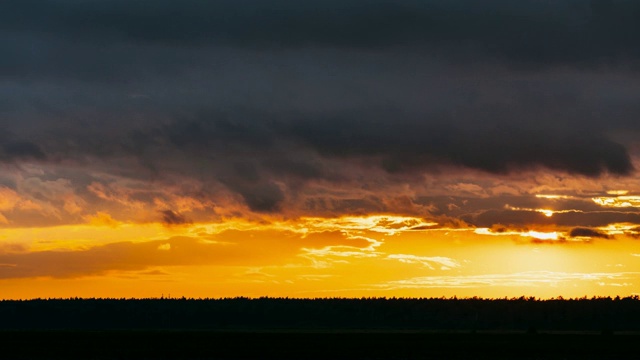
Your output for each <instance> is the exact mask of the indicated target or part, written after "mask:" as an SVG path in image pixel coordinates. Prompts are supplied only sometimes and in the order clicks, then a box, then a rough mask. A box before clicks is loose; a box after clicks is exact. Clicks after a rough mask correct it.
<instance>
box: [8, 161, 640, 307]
mask: <svg viewBox="0 0 640 360" xmlns="http://www.w3.org/2000/svg"><path fill="white" fill-rule="evenodd" d="M447 176H450V175H440V176H439V177H437V176H434V177H432V178H431V179H428V180H430V182H431V183H443V184H445V185H444V186H442V187H441V188H439V189H438V188H437V187H433V185H431V186H432V187H433V189H434V191H436V190H437V191H441V192H443V193H446V192H449V195H448V196H445V197H444V199H445V200H446V201H445V202H444V203H442V202H441V201H442V199H440V198H438V199H436V198H434V200H430V201H431V202H428V201H424V200H422V202H421V204H417V202H418V200H417V199H419V196H418V194H414V195H413V197H407V194H406V193H407V192H408V190H407V188H405V189H404V190H403V193H402V194H401V195H397V196H396V198H395V200H396V202H397V203H400V204H401V205H397V206H396V208H395V212H385V213H376V212H374V211H371V212H367V213H362V211H360V213H358V214H352V215H349V214H343V215H333V216H331V215H328V214H319V215H313V214H310V215H306V214H303V213H298V214H295V208H294V207H293V205H291V206H292V207H291V208H290V209H287V208H286V207H285V208H284V210H283V212H282V213H281V214H261V213H256V212H252V211H250V210H249V209H247V208H246V207H243V206H242V204H235V205H234V204H233V203H230V205H229V208H230V209H226V208H217V207H214V208H210V207H207V206H206V205H203V204H202V201H201V200H197V199H195V198H187V197H172V196H171V195H162V196H164V197H161V195H159V196H158V197H157V198H156V199H155V200H154V201H153V202H152V205H150V204H148V203H139V204H136V203H135V202H132V200H131V198H130V197H128V196H126V195H122V194H119V195H112V196H111V197H110V198H109V203H108V205H109V204H110V205H109V206H105V207H104V208H103V209H96V208H91V207H90V205H89V204H88V203H87V202H83V201H82V200H81V199H78V198H77V197H76V195H74V194H73V193H69V194H66V193H65V192H60V194H59V196H60V201H59V202H58V203H60V204H63V206H62V208H60V207H56V206H54V205H52V204H55V203H56V202H57V199H55V200H52V199H49V200H42V199H38V197H36V196H32V195H31V196H29V195H26V196H25V195H21V194H19V193H18V192H16V191H12V190H11V189H9V188H7V187H0V193H1V194H2V198H1V201H0V214H2V219H5V220H4V221H3V222H4V224H2V228H1V229H0V278H1V280H0V285H1V287H2V297H3V298H12V299H13V298H34V297H71V296H80V297H160V296H176V297H179V296H187V297H214V298H217V297H230V296H253V297H259V296H289V297H333V296H340V297H361V296H386V297H391V296H405V297H440V296H446V297H450V296H458V297H465V296H469V297H470V296H481V297H504V296H508V297H513V296H521V295H526V296H535V297H542V298H546V297H554V296H563V297H581V296H594V295H595V296H615V295H621V296H627V295H634V294H638V293H639V292H640V290H638V289H639V286H640V247H639V246H638V240H637V238H638V234H639V233H640V228H639V227H640V224H638V223H635V222H630V221H628V220H630V219H631V220H632V219H633V218H630V217H629V216H630V215H629V214H631V215H632V216H637V214H638V213H637V210H636V207H637V206H638V204H637V202H638V201H640V200H638V199H640V197H638V196H634V195H633V194H634V191H633V188H631V186H633V185H635V184H634V182H635V180H634V179H625V178H619V177H612V178H603V179H601V180H599V181H594V180H591V179H588V178H583V177H579V176H567V175H561V174H556V175H554V176H549V175H548V174H544V173H538V174H537V175H536V177H534V178H533V180H526V178H529V179H531V178H530V177H529V176H523V178H522V179H520V180H518V179H517V178H515V177H513V176H512V181H507V179H506V178H505V177H501V176H493V175H491V176H489V175H486V174H481V173H471V172H468V173H467V177H466V179H465V182H457V183H456V182H453V181H452V180H451V179H448V178H446V177H447ZM58 183H60V182H59V181H58V182H53V184H51V183H45V184H42V185H41V186H42V188H43V189H47V188H51V187H53V188H55V186H56V185H55V184H58ZM92 186H93V187H95V186H94V185H89V187H92ZM488 186H489V187H488ZM577 186H580V187H581V188H577ZM625 186H626V187H625ZM612 189H616V190H612ZM637 189H640V188H637ZM137 191H146V190H144V189H139V190H137ZM153 191H154V192H156V193H158V194H162V189H154V190H153ZM333 191H337V190H335V189H334V190H333ZM51 192H55V190H51ZM132 192H133V191H132ZM635 193H637V192H635ZM391 195H396V194H391ZM393 200H394V199H393V198H391V199H388V200H385V201H388V202H389V203H393ZM438 201H440V202H438ZM474 201H476V202H478V201H480V202H481V203H480V205H477V206H478V208H473V207H472V206H473V205H471V204H470V203H471V202H474ZM507 201H509V202H507ZM170 202H171V203H170ZM518 203H522V204H537V205H538V206H517V205H518ZM64 204H66V205H67V206H65V205H64ZM69 204H77V207H76V206H71V205H69ZM512 204H515V205H512ZM569 205H571V206H569ZM465 206H466V207H468V209H467V210H465V211H463V212H459V213H456V211H457V210H458V208H459V207H462V208H464V207H465ZM442 207H445V211H438V209H439V208H442ZM166 208H172V209H176V210H175V212H173V211H172V212H171V213H170V215H171V216H173V218H171V219H173V220H174V221H173V222H172V221H171V219H167V213H163V212H162V210H163V209H166ZM416 208H417V209H420V210H416ZM117 209H120V210H119V211H117ZM233 209H235V210H233ZM420 211H422V214H419V212H420ZM22 213H27V214H34V213H38V216H42V217H53V220H52V221H57V223H56V224H50V225H47V226H44V225H38V224H33V225H30V224H29V223H28V221H24V222H23V223H21V224H19V225H15V223H17V222H19V221H23V220H20V219H22V218H21V214H22ZM309 213H313V212H312V211H309ZM130 214H134V215H133V216H131V215H130ZM74 216H75V219H77V220H75V221H74V220H72V219H74ZM130 216H131V218H134V219H136V220H127V217H130ZM147 216H155V217H156V219H158V218H160V220H148V219H146V217H147ZM483 216H486V217H488V218H487V219H484V218H483ZM563 216H564V217H565V218H563ZM593 216H596V217H597V218H603V217H604V220H603V221H600V222H599V223H597V224H595V223H593ZM207 217H208V218H210V219H212V220H209V221H206V218H207ZM14 219H15V220H14ZM26 219H27V220H28V219H29V217H26ZM56 219H57V220H56ZM179 219H182V220H183V221H178V220H179ZM187 219H189V220H187ZM194 219H195V220H194ZM501 219H502V220H501ZM65 222H66V223H65Z"/></svg>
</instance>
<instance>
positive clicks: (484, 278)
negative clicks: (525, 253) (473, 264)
mask: <svg viewBox="0 0 640 360" xmlns="http://www.w3.org/2000/svg"><path fill="white" fill-rule="evenodd" d="M639 276H640V273H638V272H620V273H568V272H553V271H528V272H519V273H512V274H488V275H460V276H423V277H415V278H410V279H403V280H395V281H389V282H386V283H383V284H378V285H377V286H378V287H380V288H384V289H390V290H391V289H421V288H482V287H487V286H489V287H495V286H505V287H523V286H524V287H539V286H561V285H565V284H567V283H570V282H575V281H586V282H597V283H606V281H608V280H611V281H614V282H619V281H623V280H632V279H637V278H638V277H639Z"/></svg>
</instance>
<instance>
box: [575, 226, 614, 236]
mask: <svg viewBox="0 0 640 360" xmlns="http://www.w3.org/2000/svg"><path fill="white" fill-rule="evenodd" d="M569 236H571V237H590V238H601V239H611V235H607V234H605V233H603V232H602V231H598V230H595V229H589V228H581V227H577V228H573V229H571V231H570V232H569Z"/></svg>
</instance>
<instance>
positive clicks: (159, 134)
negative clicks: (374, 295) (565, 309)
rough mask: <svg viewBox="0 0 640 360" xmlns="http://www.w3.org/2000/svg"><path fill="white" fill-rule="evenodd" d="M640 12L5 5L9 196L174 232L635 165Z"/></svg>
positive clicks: (511, 6)
mask: <svg viewBox="0 0 640 360" xmlns="http://www.w3.org/2000/svg"><path fill="white" fill-rule="evenodd" d="M639 12H640V6H639V5H638V4H636V3H635V2H633V1H623V0H615V1H607V0H597V1H580V0H571V1H570V0H563V1H554V2H540V1H519V2H518V3H513V2H511V1H490V2H484V3H482V4H478V3H476V2H473V1H466V0H456V1H448V2H442V1H411V0H403V1H384V0H376V1H367V2H364V1H357V0H347V1H339V2H338V1H322V2H320V1H312V2H304V3H300V2H297V1H289V0H278V1H272V2H269V3H264V2H261V1H252V0H245V1H216V2H202V1H195V0H192V1H182V2H180V3H176V2H170V1H156V2H154V3H153V5H151V6H149V5H145V6H142V5H141V4H136V3H131V2H128V1H120V0H100V1H92V2H84V1H65V2H58V1H38V2H35V1H22V2H19V3H4V4H2V5H0V14H2V15H0V22H2V24H3V27H2V31H1V32H0V44H1V46H2V47H3V49H5V50H4V53H5V55H4V56H3V57H2V59H0V69H1V70H0V93H1V94H2V100H0V112H1V113H2V114H3V116H2V117H1V118H0V125H1V126H2V127H3V129H4V131H3V132H2V134H0V162H2V163H3V164H4V165H3V166H5V167H6V169H9V170H10V171H11V174H13V175H11V176H5V177H4V178H3V179H1V180H2V184H3V185H4V186H5V187H7V188H8V189H10V190H12V191H17V192H18V193H20V194H21V195H22V196H24V197H28V198H34V197H36V198H37V196H36V195H35V194H34V193H32V192H31V193H29V192H28V191H27V189H26V188H24V187H21V186H22V185H20V184H23V183H24V181H26V180H27V179H29V178H37V179H39V180H40V181H41V182H42V183H46V182H47V181H58V180H60V179H61V180H62V181H66V182H67V184H68V187H69V188H70V194H72V195H70V194H67V195H65V196H66V197H65V198H64V199H62V198H60V196H61V195H59V194H58V195H56V196H58V197H56V198H55V199H53V198H52V196H53V195H52V194H49V195H45V194H44V193H43V194H41V195H42V196H44V197H46V196H49V198H50V199H49V200H48V201H49V202H62V203H65V204H70V201H76V200H77V203H78V204H80V203H82V202H84V203H85V205H86V204H96V207H97V208H99V209H100V210H102V209H105V208H107V207H108V206H109V205H108V204H107V203H109V202H113V201H112V200H114V199H116V198H117V199H118V201H119V202H120V205H123V206H125V207H127V208H129V209H131V208H134V207H135V206H142V205H144V206H147V207H149V206H151V207H153V209H150V210H148V213H149V214H148V215H144V216H147V217H153V216H155V217H156V218H159V219H161V220H162V219H163V221H165V222H166V223H170V224H173V223H183V222H185V221H189V219H190V218H188V217H183V215H181V214H182V212H183V211H184V209H180V208H179V207H180V206H181V205H180V204H178V203H177V202H179V201H178V200H177V199H176V197H175V196H181V197H182V198H190V199H194V200H192V201H195V202H197V203H198V204H199V205H195V202H194V203H192V205H194V206H195V207H196V208H197V209H199V211H202V212H207V211H209V212H210V211H211V210H212V209H213V208H215V207H217V208H218V209H221V208H222V207H227V208H229V206H230V205H229V204H240V205H241V206H246V207H247V208H248V209H249V210H251V211H253V212H258V213H264V212H286V211H287V210H291V208H296V209H297V211H300V212H312V213H313V212H315V213H323V212H324V213H332V212H333V213H340V212H349V213H362V212H367V211H377V212H383V211H396V212H416V211H417V212H420V211H421V212H423V213H424V212H426V211H427V210H425V209H424V208H422V209H420V206H421V204H417V203H416V201H414V200H415V197H416V191H415V190H412V191H406V188H407V186H409V187H419V186H421V185H419V184H420V182H421V181H422V177H423V176H424V175H425V174H429V175H433V174H441V173H443V172H445V173H449V172H450V171H452V170H451V169H457V170H455V171H465V169H466V170H472V171H480V172H481V173H487V174H490V175H491V176H497V177H500V176H507V175H512V174H514V173H518V172H528V171H547V172H553V173H560V174H565V175H566V174H568V175H570V176H577V177H598V176H606V175H608V174H611V175H615V176H626V175H630V174H632V173H633V172H634V165H633V159H634V157H635V156H636V150H635V149H637V143H636V141H635V137H634V134H637V133H638V130H640V129H639V126H638V122H637V121H636V120H637V119H636V118H637V114H638V112H639V110H640V108H639V107H638V104H639V103H640V102H638V95H637V94H638V93H640V92H639V90H640V85H638V84H639V82H638V81H637V77H638V71H637V70H638V64H639V60H640V52H639V51H638V48H637V46H636V45H635V44H636V43H637V41H636V40H638V37H639V36H638V35H640V27H639V26H638V25H637V24H638V21H636V20H637V14H638V13H639ZM26 165H29V166H36V167H39V169H38V171H39V173H33V172H31V173H30V172H29V171H32V170H33V169H32V170H29V169H27V168H25V166H26ZM460 169H462V170H460ZM34 171H35V170H34ZM180 184H188V186H186V185H183V186H181V185H180ZM449 185H451V184H447V185H446V186H449ZM145 186H147V187H153V188H155V191H154V193H153V194H151V193H152V191H150V189H149V188H146V189H145V188H144V187H145ZM29 189H32V188H29ZM167 189H170V190H167ZM401 189H405V190H401ZM384 194H390V195H388V196H387V195H384ZM418 195H425V194H424V193H423V194H418ZM42 196H41V197H39V198H38V199H39V200H41V201H45V200H44V199H43V197H42ZM74 197H75V198H74ZM72 198H73V199H72ZM38 199H36V200H38ZM74 199H75V200H74ZM403 199H404V200H403ZM406 199H409V201H408V202H407V201H406ZM65 201H66V202H65ZM136 204H138V205H136ZM141 204H142V205H141ZM182 204H183V205H184V202H183V203H182ZM401 204H404V205H402V206H401ZM68 206H71V205H68ZM78 206H79V205H78ZM194 206H191V207H190V209H191V210H192V209H193V208H194ZM427 206H428V204H427ZM69 209H71V207H69ZM67 213H69V214H70V215H73V212H67ZM151 214H153V215H151ZM84 215H86V214H84ZM15 216H17V214H16V215H15ZM59 216H67V215H64V214H63V215H59ZM81 216H82V214H76V221H77V219H79V218H81ZM187 216H189V214H187ZM562 216H565V217H566V216H570V214H563V215H562ZM5 217H6V215H5ZM196 220H197V218H196Z"/></svg>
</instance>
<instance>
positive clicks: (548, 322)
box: [0, 296, 640, 332]
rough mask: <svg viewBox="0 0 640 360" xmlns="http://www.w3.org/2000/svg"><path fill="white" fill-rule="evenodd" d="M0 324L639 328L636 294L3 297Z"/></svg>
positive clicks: (21, 327) (50, 326)
mask: <svg viewBox="0 0 640 360" xmlns="http://www.w3.org/2000/svg"><path fill="white" fill-rule="evenodd" d="M0 329H3V330H29V329H39V330H60V329H76V330H77V329H87V330H116V329H168V330H172V329H173V330H184V329H192V330H286V329H299V330H336V329H337V330H340V329H342V330H358V329H379V330H445V331H485V330H502V331H511V330H514V331H530V332H534V331H600V332H613V331H640V299H639V298H638V297H637V296H634V297H625V298H619V297H616V298H609V297H604V298H603V297H599V298H591V299H587V298H581V299H562V298H557V299H551V300H537V299H535V298H525V297H521V298H513V299H506V298H505V299H480V298H469V299H456V298H453V299H446V298H422V299H413V298H361V299H346V298H324V299H289V298H259V299H249V298H242V297H240V298H229V299H186V298H179V299H178V298H169V299H166V298H161V299H79V298H72V299H34V300H4V301H0Z"/></svg>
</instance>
